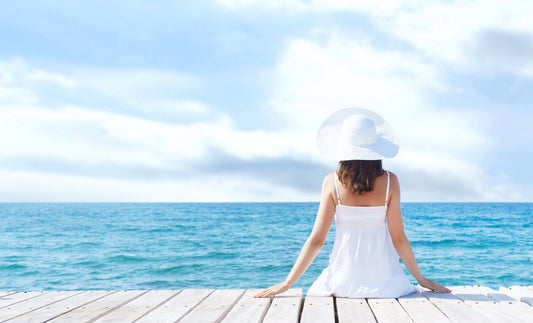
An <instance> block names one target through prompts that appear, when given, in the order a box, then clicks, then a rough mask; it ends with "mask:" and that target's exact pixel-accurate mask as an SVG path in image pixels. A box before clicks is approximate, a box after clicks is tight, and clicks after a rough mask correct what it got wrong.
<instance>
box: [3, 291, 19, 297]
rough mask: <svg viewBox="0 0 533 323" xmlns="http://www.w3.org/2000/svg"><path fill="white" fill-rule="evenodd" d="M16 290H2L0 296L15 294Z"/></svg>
mask: <svg viewBox="0 0 533 323" xmlns="http://www.w3.org/2000/svg"><path fill="white" fill-rule="evenodd" d="M15 293H16V292H0V298H2V297H4V296H8V295H11V294H15Z"/></svg>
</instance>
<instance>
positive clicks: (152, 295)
mask: <svg viewBox="0 0 533 323" xmlns="http://www.w3.org/2000/svg"><path fill="white" fill-rule="evenodd" d="M179 292H180V291H178V290H157V291H155V290H152V291H149V292H148V293H145V294H143V295H141V296H139V297H137V298H136V299H134V300H132V301H131V302H129V303H127V304H126V305H124V306H121V307H119V308H117V309H115V310H114V311H112V312H111V313H109V314H107V315H105V316H102V317H101V318H100V319H98V320H96V321H95V322H133V321H135V320H136V319H139V318H141V317H143V316H144V315H146V314H148V313H149V312H151V311H152V310H154V309H155V308H157V307H158V306H160V305H162V304H163V303H164V302H166V301H167V300H169V299H170V298H172V297H173V296H174V295H176V294H177V293H179Z"/></svg>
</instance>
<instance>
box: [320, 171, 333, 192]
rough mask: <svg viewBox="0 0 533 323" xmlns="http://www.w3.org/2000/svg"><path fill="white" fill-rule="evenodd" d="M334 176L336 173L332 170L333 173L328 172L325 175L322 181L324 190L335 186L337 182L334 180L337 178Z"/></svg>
mask: <svg viewBox="0 0 533 323" xmlns="http://www.w3.org/2000/svg"><path fill="white" fill-rule="evenodd" d="M334 176H335V173H333V172H332V173H329V174H327V175H326V176H325V177H324V180H323V181H322V190H326V189H329V188H331V187H334V185H335V182H333V181H334V178H335V177H334Z"/></svg>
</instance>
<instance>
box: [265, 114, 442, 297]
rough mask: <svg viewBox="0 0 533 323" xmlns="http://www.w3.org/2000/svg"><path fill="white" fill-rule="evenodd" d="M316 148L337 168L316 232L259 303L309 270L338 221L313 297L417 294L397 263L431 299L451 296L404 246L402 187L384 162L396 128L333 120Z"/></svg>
mask: <svg viewBox="0 0 533 323" xmlns="http://www.w3.org/2000/svg"><path fill="white" fill-rule="evenodd" d="M317 143H318V148H319V150H321V151H322V152H323V153H325V154H326V155H328V156H331V157H336V158H337V159H338V160H340V162H339V166H338V168H337V172H335V173H331V174H329V175H327V176H326V177H325V178H324V181H323V184H322V196H321V200H320V206H319V209H318V214H317V217H316V220H315V224H314V227H313V231H312V232H311V235H310V236H309V238H308V239H307V241H306V242H305V244H304V246H303V248H302V250H301V252H300V255H299V256H298V258H297V260H296V263H295V264H294V266H293V268H292V270H291V271H290V273H289V275H288V276H287V278H286V279H285V281H284V282H282V283H280V284H277V285H274V286H271V287H269V288H267V289H265V290H263V291H262V292H260V293H258V294H257V295H255V297H269V296H271V295H275V294H279V293H282V292H284V291H286V290H288V289H289V288H290V287H291V286H292V285H293V284H294V283H295V282H296V281H297V280H298V279H299V278H300V276H301V275H302V274H303V273H304V271H305V270H306V269H307V267H309V265H310V264H311V262H312V261H313V259H314V258H315V256H316V255H317V253H318V252H319V251H320V249H321V248H322V246H323V245H324V241H325V240H326V236H327V234H328V231H329V229H330V227H331V224H332V223H333V219H334V218H336V236H335V242H334V245H333V250H332V252H331V255H330V260H329V266H328V267H327V268H326V269H324V271H323V272H322V274H321V275H320V276H319V277H318V279H317V280H316V281H315V282H314V283H313V285H311V287H310V288H309V290H308V293H307V295H309V296H337V297H349V298H367V297H374V298H389V297H390V298H394V297H400V296H403V295H407V294H409V293H412V292H414V291H416V289H415V287H414V286H413V285H411V284H410V283H409V279H408V278H407V276H406V275H405V273H404V272H403V270H402V268H401V267H400V263H399V260H398V256H399V257H400V258H401V259H402V261H403V263H404V264H405V266H406V267H407V269H408V270H409V272H410V273H411V274H412V275H413V276H414V277H415V278H416V280H417V281H418V283H419V284H420V285H421V286H423V287H426V288H428V289H430V290H432V291H439V292H443V293H448V292H450V290H449V289H448V288H446V287H444V286H442V285H440V284H438V283H436V282H434V281H432V280H429V279H427V278H425V277H424V276H423V275H422V273H421V272H420V269H419V268H418V264H417V263H416V260H415V257H414V255H413V251H412V249H411V245H410V243H409V240H408V239H407V237H406V235H405V232H404V228H403V221H402V213H401V210H400V184H399V182H398V178H397V177H396V175H395V174H393V173H392V172H389V171H385V170H383V168H382V162H381V160H382V159H384V158H391V157H394V156H395V155H396V153H397V152H398V148H399V146H398V140H397V138H396V136H395V134H394V131H393V129H392V127H391V126H390V125H389V124H388V123H387V122H386V121H385V120H384V119H383V118H381V117H380V116H379V115H378V114H376V113H374V112H372V111H369V110H365V109H358V108H351V109H344V110H340V111H337V112H335V113H334V114H332V115H331V116H330V117H328V118H327V119H326V120H325V121H324V123H323V124H322V126H321V127H320V130H319V132H318V135H317Z"/></svg>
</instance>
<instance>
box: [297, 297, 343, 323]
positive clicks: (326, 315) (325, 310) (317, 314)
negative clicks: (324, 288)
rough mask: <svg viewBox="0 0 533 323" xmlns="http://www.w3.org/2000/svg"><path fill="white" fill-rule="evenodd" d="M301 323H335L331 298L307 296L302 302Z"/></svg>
mask: <svg viewBox="0 0 533 323" xmlns="http://www.w3.org/2000/svg"><path fill="white" fill-rule="evenodd" d="M300 322H302V323H314V322H321V323H335V309H334V306H333V297H321V296H307V297H306V298H305V300H304V305H303V309H302V316H301V319H300Z"/></svg>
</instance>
